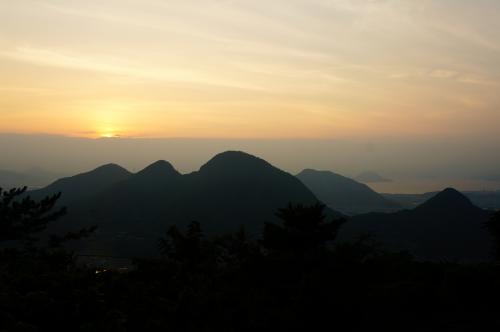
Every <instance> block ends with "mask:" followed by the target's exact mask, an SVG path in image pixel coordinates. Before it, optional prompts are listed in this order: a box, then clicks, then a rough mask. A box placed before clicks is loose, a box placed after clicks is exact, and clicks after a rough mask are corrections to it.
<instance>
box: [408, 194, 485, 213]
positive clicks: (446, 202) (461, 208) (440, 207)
mask: <svg viewBox="0 0 500 332" xmlns="http://www.w3.org/2000/svg"><path fill="white" fill-rule="evenodd" d="M414 210H415V211H416V212H417V213H441V212H442V213H447V214H448V213H453V214H462V213H475V212H478V211H479V210H481V209H479V208H478V207H477V206H475V205H474V204H472V202H471V201H470V199H468V198H467V197H466V196H465V195H463V194H462V193H460V192H459V191H457V190H455V189H453V188H446V189H444V190H443V191H441V192H439V193H437V194H436V195H435V196H433V197H431V198H430V199H428V200H427V201H425V202H424V203H422V204H421V205H419V206H417V207H416V208H415V209H414Z"/></svg>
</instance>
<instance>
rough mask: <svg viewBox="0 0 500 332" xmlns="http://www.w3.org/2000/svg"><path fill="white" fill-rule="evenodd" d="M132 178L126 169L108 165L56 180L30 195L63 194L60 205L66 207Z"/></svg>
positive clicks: (35, 196) (37, 196)
mask: <svg viewBox="0 0 500 332" xmlns="http://www.w3.org/2000/svg"><path fill="white" fill-rule="evenodd" d="M130 176H131V173H130V172H129V171H127V170H126V169H125V168H123V167H121V166H119V165H116V164H107V165H103V166H100V167H97V168H96V169H94V170H92V171H90V172H85V173H81V174H77V175H75V176H71V177H66V178H62V179H59V180H56V181H55V182H53V183H52V184H50V185H48V186H47V187H45V188H42V189H38V190H33V191H29V192H28V194H29V195H30V196H31V197H33V198H36V199H39V198H42V197H45V196H47V195H53V194H56V193H58V192H61V193H62V196H61V199H60V200H59V204H62V205H66V204H71V203H73V202H75V201H77V200H82V199H85V198H88V197H91V196H93V195H96V194H98V193H99V192H101V191H103V190H105V189H106V188H109V187H110V186H112V185H114V184H116V183H119V182H121V181H123V180H125V179H127V178H128V177H130Z"/></svg>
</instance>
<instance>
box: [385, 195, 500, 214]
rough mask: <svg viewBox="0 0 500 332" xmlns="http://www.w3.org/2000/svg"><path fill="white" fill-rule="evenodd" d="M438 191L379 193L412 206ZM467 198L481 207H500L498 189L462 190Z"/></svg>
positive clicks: (407, 206)
mask: <svg viewBox="0 0 500 332" xmlns="http://www.w3.org/2000/svg"><path fill="white" fill-rule="evenodd" d="M437 193H438V192H427V193H423V194H381V195H382V196H384V197H386V198H387V199H390V200H392V201H395V202H398V203H399V204H401V205H402V206H404V207H405V208H413V207H415V206H417V205H419V204H422V203H423V202H425V201H426V200H427V199H429V198H431V197H432V196H434V195H436V194H437ZM462 193H463V194H464V195H465V196H467V198H469V199H470V200H471V201H472V203H473V204H474V205H477V206H478V207H480V208H482V209H488V210H499V209H500V190H496V191H488V190H484V191H464V192H462Z"/></svg>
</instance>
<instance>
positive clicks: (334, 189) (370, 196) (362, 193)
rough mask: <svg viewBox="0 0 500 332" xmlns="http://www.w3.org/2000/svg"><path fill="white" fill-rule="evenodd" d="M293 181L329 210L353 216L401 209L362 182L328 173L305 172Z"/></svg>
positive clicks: (307, 170) (310, 170)
mask: <svg viewBox="0 0 500 332" xmlns="http://www.w3.org/2000/svg"><path fill="white" fill-rule="evenodd" d="M297 178H298V179H299V180H301V181H302V182H303V183H304V184H305V185H306V186H307V187H308V188H309V189H311V191H312V192H313V193H314V194H315V195H316V196H317V197H318V199H320V200H321V201H322V202H324V203H325V204H326V205H328V206H329V207H331V208H332V209H335V210H338V211H340V212H342V213H345V214H349V215H354V214H360V213H367V212H389V211H396V210H398V209H401V206H400V205H399V204H398V203H395V202H393V201H391V200H389V199H387V198H385V197H383V196H381V195H380V194H378V193H376V192H375V191H373V190H372V189H371V188H370V187H368V186H367V185H365V184H363V183H359V182H356V181H354V180H353V179H350V178H347V177H345V176H342V175H339V174H336V173H333V172H330V171H317V170H313V169H305V170H303V171H302V172H300V173H299V174H297Z"/></svg>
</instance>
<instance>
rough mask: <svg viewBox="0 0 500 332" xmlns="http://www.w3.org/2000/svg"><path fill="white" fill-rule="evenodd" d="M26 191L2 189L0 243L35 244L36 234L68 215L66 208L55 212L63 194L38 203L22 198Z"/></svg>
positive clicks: (28, 198) (27, 197)
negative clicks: (22, 242) (19, 241)
mask: <svg viewBox="0 0 500 332" xmlns="http://www.w3.org/2000/svg"><path fill="white" fill-rule="evenodd" d="M26 189H27V188H26V187H24V188H14V189H10V190H3V189H2V188H0V241H8V240H21V241H28V242H33V241H35V240H36V238H34V237H33V235H34V234H36V233H39V232H41V231H43V230H44V229H45V228H46V227H47V224H48V223H49V222H51V221H54V220H56V219H58V218H59V217H61V216H63V215H64V214H66V208H65V207H62V208H59V209H57V210H55V211H54V207H55V204H56V202H57V200H58V199H59V197H61V193H58V194H55V195H52V196H49V197H46V198H44V199H42V200H41V201H39V202H36V201H34V200H33V199H31V198H30V196H26V197H22V196H23V195H24V193H25V192H26Z"/></svg>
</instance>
